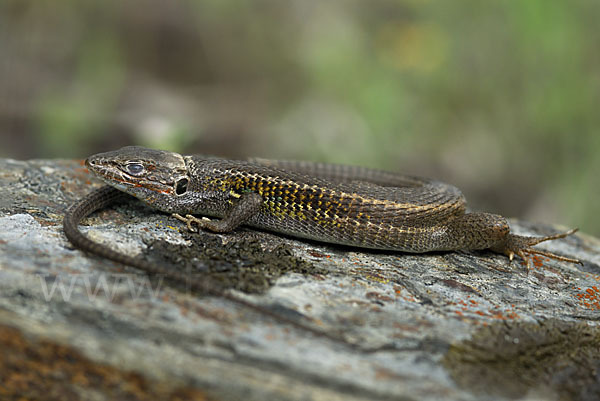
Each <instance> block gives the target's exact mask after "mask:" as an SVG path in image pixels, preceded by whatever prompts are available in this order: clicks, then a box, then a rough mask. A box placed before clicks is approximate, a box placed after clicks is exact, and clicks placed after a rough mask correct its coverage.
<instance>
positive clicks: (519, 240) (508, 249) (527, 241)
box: [502, 228, 583, 268]
mask: <svg viewBox="0 0 600 401" xmlns="http://www.w3.org/2000/svg"><path fill="white" fill-rule="evenodd" d="M577 230H578V229H577V228H575V229H572V230H569V231H567V232H564V233H559V234H555V235H548V236H545V237H526V236H523V235H514V234H510V235H509V237H508V240H507V241H506V243H505V244H504V248H503V249H502V252H503V253H504V254H506V255H507V256H508V258H509V259H510V261H511V262H512V260H513V258H514V256H515V255H518V256H519V257H520V258H521V259H523V260H524V261H526V262H527V268H529V267H530V264H531V256H532V255H542V256H546V257H548V258H551V259H555V260H560V261H563V262H569V263H578V264H580V265H583V263H581V261H580V260H578V259H572V258H567V257H565V256H560V255H555V254H553V253H551V252H546V251H541V250H539V249H533V248H532V246H534V245H537V244H539V243H540V242H544V241H551V240H555V239H559V238H565V237H566V236H568V235H571V234H574V233H575V232H577Z"/></svg>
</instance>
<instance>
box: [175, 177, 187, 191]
mask: <svg viewBox="0 0 600 401" xmlns="http://www.w3.org/2000/svg"><path fill="white" fill-rule="evenodd" d="M188 183H189V180H188V179H187V178H185V177H183V178H181V179H179V180H177V182H176V183H175V193H176V194H177V195H183V194H184V193H186V192H187V189H188Z"/></svg>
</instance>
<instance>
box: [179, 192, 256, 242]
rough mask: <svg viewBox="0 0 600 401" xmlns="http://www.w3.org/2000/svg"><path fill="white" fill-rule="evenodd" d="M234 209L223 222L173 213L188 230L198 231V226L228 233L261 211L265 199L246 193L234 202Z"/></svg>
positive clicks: (252, 193)
mask: <svg viewBox="0 0 600 401" xmlns="http://www.w3.org/2000/svg"><path fill="white" fill-rule="evenodd" d="M234 202H235V203H234V204H233V207H232V208H231V209H230V210H229V213H227V214H226V215H225V216H224V217H223V218H222V219H221V220H209V219H207V218H206V217H203V218H200V219H199V218H197V217H195V216H192V215H191V214H187V215H186V216H185V217H183V216H181V215H180V214H177V213H173V215H172V216H173V217H175V218H176V219H177V220H180V221H182V222H184V223H185V224H186V225H187V227H188V230H190V231H197V230H196V229H194V227H193V225H194V224H196V225H197V226H198V227H199V228H202V229H206V230H210V231H212V232H215V233H226V232H229V231H232V230H235V229H236V228H237V227H239V226H240V225H242V224H244V223H246V222H248V220H249V219H250V218H251V217H252V216H254V215H255V214H257V213H258V212H259V211H260V208H261V206H262V204H263V198H262V196H260V195H259V194H257V193H254V192H251V193H245V194H243V195H241V196H240V197H239V198H238V199H236V200H235V201H234Z"/></svg>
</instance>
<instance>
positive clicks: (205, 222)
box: [172, 213, 211, 233]
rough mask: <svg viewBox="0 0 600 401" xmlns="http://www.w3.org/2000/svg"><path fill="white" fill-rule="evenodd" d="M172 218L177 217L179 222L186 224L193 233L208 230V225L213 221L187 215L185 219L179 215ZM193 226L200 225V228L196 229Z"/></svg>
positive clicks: (175, 214)
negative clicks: (202, 229)
mask: <svg viewBox="0 0 600 401" xmlns="http://www.w3.org/2000/svg"><path fill="white" fill-rule="evenodd" d="M172 216H173V217H175V218H176V219H177V220H179V221H182V222H184V223H185V224H186V226H187V228H188V230H189V231H190V232H193V233H195V232H198V228H207V226H208V223H210V221H211V220H210V219H207V218H206V217H202V218H201V219H199V218H197V217H195V216H192V215H191V214H186V215H185V217H183V216H182V215H180V214H178V213H173V214H172ZM193 224H196V225H198V228H194V226H193Z"/></svg>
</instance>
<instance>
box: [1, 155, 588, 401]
mask: <svg viewBox="0 0 600 401" xmlns="http://www.w3.org/2000/svg"><path fill="white" fill-rule="evenodd" d="M98 185H100V184H99V183H97V182H95V181H94V180H93V179H92V178H91V177H90V176H89V175H88V174H87V172H86V170H85V168H83V167H82V164H81V163H80V162H77V161H60V160H34V161H15V160H10V159H1V160H0V227H2V229H1V230H0V346H1V347H2V353H1V354H2V355H0V399H18V397H19V396H22V397H26V398H31V399H57V400H59V399H61V400H65V399H66V400H68V399H74V400H75V399H98V400H104V399H106V400H111V399H131V400H138V399H140V400H146V399H149V400H150V399H173V400H175V399H191V400H196V399H227V400H229V399H231V400H238V399H239V400H242V399H243V400H270V399H274V400H328V401H329V400H378V399H382V400H388V399H389V400H438V399H444V400H478V399H485V400H506V399H525V400H537V399H548V400H554V399H557V400H558V399H576V400H594V399H600V329H599V327H598V326H599V322H600V241H599V240H598V239H596V238H593V237H590V236H586V235H585V234H583V233H577V234H576V235H573V236H570V237H568V238H565V239H563V240H559V241H552V242H547V243H543V244H541V245H540V248H542V249H546V250H550V251H552V252H555V253H559V254H564V255H566V256H570V257H577V258H579V259H580V260H581V261H582V262H583V266H580V265H573V264H569V263H562V262H556V261H554V260H548V259H545V258H536V259H535V260H534V263H533V264H532V266H531V268H529V269H528V268H527V267H526V266H525V265H524V264H522V263H520V262H521V261H520V260H518V259H517V260H515V261H513V263H512V264H510V265H509V264H508V260H507V258H506V257H504V256H502V255H497V254H493V253H491V252H476V253H462V252H448V253H434V254H424V255H411V254H402V253H394V252H375V251H364V250H359V249H352V248H347V247H339V246H330V245H326V244H320V243H316V242H307V241H300V240H295V239H292V238H287V237H282V236H278V235H275V234H271V233H266V232H258V231H253V230H250V229H242V230H238V231H236V232H235V233H231V234H227V235H217V234H210V233H199V234H192V233H188V232H187V231H186V229H185V227H184V226H183V225H182V224H181V223H180V222H178V221H176V220H175V219H172V218H171V217H169V216H168V215H165V214H161V213H158V212H155V211H153V210H151V209H149V208H147V207H145V206H142V205H141V204H140V203H139V202H137V201H136V200H131V201H128V202H126V203H124V204H120V205H115V206H114V207H111V208H109V209H106V210H104V211H101V212H99V213H96V214H94V215H93V216H92V217H90V218H88V219H86V220H84V225H82V226H81V229H82V231H83V232H85V233H86V235H88V236H89V237H90V238H93V239H94V240H95V241H99V242H103V243H106V244H110V246H111V247H113V248H115V249H117V250H119V251H121V252H125V253H128V254H133V255H138V256H139V257H142V258H146V259H148V260H152V261H154V262H158V263H165V264H168V265H169V266H172V267H173V269H187V270H188V271H189V273H190V275H193V274H206V275H211V276H212V277H214V278H216V279H218V280H220V282H222V283H223V286H224V287H225V288H230V290H229V291H231V292H232V293H234V294H236V295H237V296H239V297H242V298H244V299H247V300H249V301H251V302H252V303H254V304H256V305H260V306H262V307H264V308H267V309H268V310H270V311H272V312H274V313H277V314H279V315H282V316H285V317H286V318H287V319H293V320H295V321H297V322H298V323H299V324H301V325H305V326H306V327H309V328H312V329H313V330H318V331H319V332H322V333H326V334H327V335H326V336H320V335H317V334H315V333H313V332H311V331H308V330H303V329H301V328H298V327H295V326H292V325H289V324H286V323H284V322H282V321H279V320H278V319H274V318H273V317H270V316H266V315H263V314H261V313H259V312H257V311H255V310H249V309H248V308H244V307H241V306H239V305H236V304H234V303H231V302H229V301H227V300H225V299H220V298H216V297H208V296H204V295H202V294H195V293H190V291H187V290H186V288H185V286H184V285H183V286H182V285H181V284H180V283H179V284H178V283H171V282H169V280H168V278H163V277H148V276H146V275H145V274H144V273H143V272H139V271H137V270H135V269H132V268H128V267H125V266H121V265H118V264H115V263H112V262H110V261H106V260H103V259H101V258H99V257H96V256H93V255H87V254H84V253H82V252H81V251H79V250H77V249H74V248H73V247H72V246H71V244H70V243H69V242H68V241H67V239H66V238H65V236H64V234H63V232H62V226H61V224H62V216H63V214H64V211H65V210H66V208H67V206H68V205H69V204H70V203H72V202H73V201H75V200H76V199H78V198H80V197H82V196H83V195H85V194H86V193H88V192H89V191H90V190H91V189H92V188H94V187H97V186H98ZM511 225H512V229H513V231H515V232H517V233H520V234H529V235H545V234H549V233H552V232H556V231H562V230H564V229H565V228H564V227H560V228H556V227H551V226H545V225H533V224H529V223H525V222H519V221H512V222H511Z"/></svg>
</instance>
